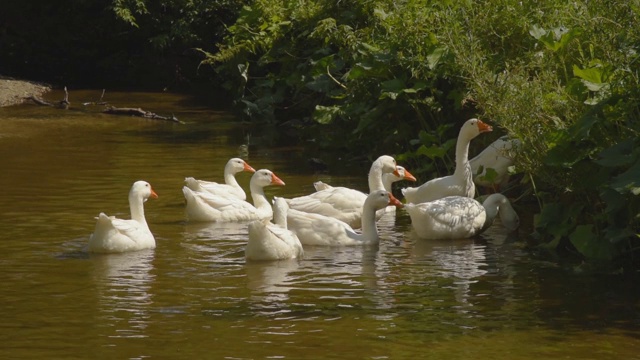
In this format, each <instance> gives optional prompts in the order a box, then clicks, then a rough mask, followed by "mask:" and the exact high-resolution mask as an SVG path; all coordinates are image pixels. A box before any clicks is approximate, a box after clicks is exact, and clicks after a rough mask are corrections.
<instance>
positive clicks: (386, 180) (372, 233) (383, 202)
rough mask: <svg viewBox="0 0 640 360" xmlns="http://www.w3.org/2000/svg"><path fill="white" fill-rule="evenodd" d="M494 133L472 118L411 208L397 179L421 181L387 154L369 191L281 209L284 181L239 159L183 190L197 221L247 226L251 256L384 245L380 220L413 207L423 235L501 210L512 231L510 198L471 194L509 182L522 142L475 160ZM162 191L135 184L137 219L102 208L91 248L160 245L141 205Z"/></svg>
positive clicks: (473, 223) (474, 224)
mask: <svg viewBox="0 0 640 360" xmlns="http://www.w3.org/2000/svg"><path fill="white" fill-rule="evenodd" d="M489 131H492V128H491V126H489V125H487V124H486V123H484V122H482V121H481V120H479V119H475V118H474V119H470V120H467V121H466V122H465V123H464V124H463V126H462V128H461V129H460V133H459V135H458V139H457V143H456V153H455V161H456V168H455V171H454V173H453V174H452V175H449V176H445V177H440V178H436V179H432V180H430V181H428V182H426V183H424V184H422V185H420V186H419V187H409V188H404V189H402V194H403V195H404V197H405V199H406V203H405V204H403V203H401V202H400V201H399V200H398V199H396V198H395V197H394V196H393V194H392V193H391V185H392V183H393V182H396V181H400V180H409V181H416V179H415V177H414V176H413V175H411V173H410V172H409V171H408V170H406V169H405V168H403V167H402V166H399V165H397V164H396V161H395V159H394V158H393V157H391V156H388V155H383V156H380V157H379V158H378V159H376V160H375V161H374V162H373V164H372V165H371V168H370V170H369V193H368V194H365V193H364V192H361V191H359V190H355V189H350V188H347V187H339V186H335V187H334V186H331V185H328V184H325V183H322V182H317V183H315V184H314V186H315V188H316V192H314V193H312V194H309V195H306V196H300V197H296V198H291V199H285V198H282V197H276V198H274V200H273V206H272V205H271V203H270V202H269V200H268V199H267V197H266V196H265V194H264V187H266V186H283V185H284V182H283V181H282V180H281V179H280V178H279V177H278V176H276V174H274V173H273V172H272V171H270V170H267V169H261V170H257V171H256V170H254V169H253V168H252V167H251V166H250V165H249V164H247V162H246V161H244V160H242V159H239V158H233V159H230V160H229V161H228V162H227V165H226V166H225V170H224V180H225V182H224V183H216V182H208V181H203V180H196V179H194V178H192V177H189V178H186V179H185V186H184V187H183V188H182V191H183V193H184V197H185V200H186V214H187V218H188V219H189V221H207V222H247V223H248V242H247V245H246V249H245V256H246V259H247V260H284V259H293V258H301V257H302V256H303V254H304V249H303V247H304V246H306V245H324V246H348V245H368V244H377V243H378V242H379V236H378V230H377V228H376V221H377V219H379V218H380V217H381V216H382V215H383V214H384V213H385V212H390V211H395V209H396V208H404V209H405V210H406V211H407V212H408V213H409V216H410V218H411V224H412V227H413V228H414V230H415V232H416V234H417V235H418V237H420V238H424V239H461V238H469V237H472V236H475V235H477V234H480V233H481V232H483V231H484V230H486V229H487V228H488V227H489V226H491V225H492V224H493V222H494V219H495V218H496V217H497V216H499V217H500V220H501V222H502V224H503V226H505V227H506V228H507V229H508V230H515V229H516V228H517V227H518V226H519V218H518V215H517V214H516V212H515V211H514V209H513V207H512V206H511V203H510V202H509V200H508V199H507V198H506V197H505V196H504V195H502V194H500V193H494V194H492V195H489V196H488V197H487V198H486V199H485V200H484V202H483V203H480V202H478V201H477V200H475V199H474V198H473V197H474V195H475V186H476V185H475V183H474V181H475V182H476V183H478V184H480V185H482V186H495V185H500V184H504V183H505V182H506V181H507V179H508V171H507V168H508V167H509V166H511V165H512V163H513V162H512V158H511V156H510V155H508V154H507V152H508V151H510V150H512V149H515V148H516V147H517V146H519V143H518V142H517V141H515V140H509V139H506V138H504V137H503V138H500V139H498V140H497V141H496V142H494V143H492V144H491V145H490V146H489V147H487V148H486V149H485V150H484V151H483V152H482V153H480V154H479V155H478V156H477V157H475V158H473V159H471V160H469V156H468V155H469V144H470V142H471V140H472V139H474V138H475V137H476V136H478V135H479V134H481V133H484V132H489ZM488 169H493V171H495V173H494V174H493V175H494V176H492V177H491V178H492V181H491V182H487V181H486V178H488V177H483V174H484V173H485V172H486V171H487V170H488ZM243 171H246V172H252V173H253V175H252V177H251V180H250V192H251V198H252V199H253V204H251V203H249V202H247V201H246V199H247V195H246V193H245V191H244V190H243V189H242V187H241V186H240V185H239V184H238V182H237V181H236V178H235V175H236V174H238V173H240V172H243ZM483 179H485V180H484V182H483ZM156 197H157V194H156V193H155V192H154V191H153V189H152V188H151V185H150V184H149V183H148V182H146V181H137V182H135V183H134V184H133V186H132V188H131V190H130V192H129V206H130V210H131V219H129V220H124V219H118V218H116V217H113V216H107V215H105V214H104V213H100V215H98V217H97V223H96V226H95V230H94V232H93V234H92V235H91V237H90V238H89V251H91V252H101V253H113V252H127V251H137V250H142V249H152V248H155V246H156V242H155V238H154V236H153V234H152V233H151V230H150V229H149V226H148V224H147V221H146V220H145V216H144V205H143V204H144V202H145V201H147V199H149V198H156ZM354 229H360V231H356V230H354Z"/></svg>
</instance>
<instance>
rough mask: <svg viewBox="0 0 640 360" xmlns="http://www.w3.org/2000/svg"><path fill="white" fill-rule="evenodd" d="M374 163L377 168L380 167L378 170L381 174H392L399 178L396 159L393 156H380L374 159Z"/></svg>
mask: <svg viewBox="0 0 640 360" xmlns="http://www.w3.org/2000/svg"><path fill="white" fill-rule="evenodd" d="M375 163H377V164H378V166H380V169H382V173H383V174H386V173H392V174H394V175H395V176H398V177H400V173H399V172H398V166H397V164H396V159H394V158H393V156H389V155H382V156H380V157H379V158H377V159H376V161H375Z"/></svg>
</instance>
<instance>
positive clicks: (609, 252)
mask: <svg viewBox="0 0 640 360" xmlns="http://www.w3.org/2000/svg"><path fill="white" fill-rule="evenodd" d="M569 240H570V241H571V243H572V244H573V246H575V248H576V249H577V250H578V251H579V252H580V254H582V255H583V256H584V257H586V258H587V259H592V260H611V259H613V255H614V247H613V245H612V244H611V242H609V241H607V240H605V239H601V238H599V237H598V236H597V235H596V234H595V233H594V231H593V225H591V224H590V225H579V226H577V227H576V230H575V231H574V232H573V233H571V235H570V236H569Z"/></svg>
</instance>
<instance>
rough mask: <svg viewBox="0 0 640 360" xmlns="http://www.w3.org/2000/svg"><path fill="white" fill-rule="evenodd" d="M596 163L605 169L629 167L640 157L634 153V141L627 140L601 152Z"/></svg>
mask: <svg viewBox="0 0 640 360" xmlns="http://www.w3.org/2000/svg"><path fill="white" fill-rule="evenodd" d="M598 155H599V159H598V160H596V161H595V162H596V163H597V164H598V165H602V166H605V167H619V166H629V165H631V163H633V162H634V161H635V160H636V159H637V157H638V155H637V154H636V152H634V139H627V140H624V141H620V142H619V143H617V144H615V145H613V146H611V147H609V148H606V149H604V150H602V151H601V152H600V154H598Z"/></svg>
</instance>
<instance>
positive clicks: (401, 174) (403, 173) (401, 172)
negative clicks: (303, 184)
mask: <svg viewBox="0 0 640 360" xmlns="http://www.w3.org/2000/svg"><path fill="white" fill-rule="evenodd" d="M396 169H397V170H398V171H397V174H398V175H396V173H385V174H382V185H383V186H384V189H385V190H387V191H388V192H391V190H392V186H393V183H394V182H398V181H402V180H408V181H416V178H415V176H413V175H412V174H411V173H410V172H409V170H407V169H405V168H404V167H402V166H400V165H397V166H396ZM313 187H314V188H315V189H316V191H322V190H327V189H333V186H331V185H329V184H327V183H325V182H322V181H316V182H314V183H313Z"/></svg>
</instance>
